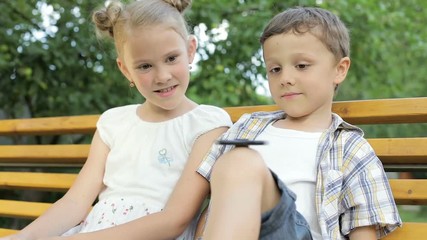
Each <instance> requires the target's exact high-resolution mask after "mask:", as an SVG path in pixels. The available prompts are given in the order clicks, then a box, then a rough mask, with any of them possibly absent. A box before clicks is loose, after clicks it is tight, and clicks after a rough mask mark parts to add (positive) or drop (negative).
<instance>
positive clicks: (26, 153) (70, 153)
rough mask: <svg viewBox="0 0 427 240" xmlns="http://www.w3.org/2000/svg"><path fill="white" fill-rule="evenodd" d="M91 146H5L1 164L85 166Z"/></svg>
mask: <svg viewBox="0 0 427 240" xmlns="http://www.w3.org/2000/svg"><path fill="white" fill-rule="evenodd" d="M89 148H90V145H89V144H60V145H3V146H0V163H58V162H59V163H61V164H64V163H67V164H69V163H75V164H83V163H84V162H85V161H86V158H87V156H88V154H89Z"/></svg>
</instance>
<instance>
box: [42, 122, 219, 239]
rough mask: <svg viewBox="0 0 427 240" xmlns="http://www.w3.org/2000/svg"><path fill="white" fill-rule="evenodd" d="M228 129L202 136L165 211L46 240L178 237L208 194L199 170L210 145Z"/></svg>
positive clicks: (206, 183)
mask: <svg viewBox="0 0 427 240" xmlns="http://www.w3.org/2000/svg"><path fill="white" fill-rule="evenodd" d="M226 130H227V128H225V127H221V128H217V129H214V130H211V131H209V132H207V133H205V134H203V135H201V136H200V137H199V138H198V139H197V140H196V142H195V144H194V145H193V148H192V151H191V153H190V156H189V159H188V162H187V164H186V166H185V168H184V170H183V172H182V175H181V177H180V179H179V181H178V183H177V184H176V186H175V189H174V190H173V192H172V194H171V196H170V198H169V201H168V202H167V204H166V206H165V209H164V210H163V211H161V212H158V213H153V214H150V215H147V216H145V217H141V218H138V219H136V220H133V221H130V222H128V223H125V224H121V225H118V226H115V227H111V228H108V229H104V230H100V231H96V232H91V233H82V234H77V235H73V236H70V237H61V238H46V239H44V240H47V239H49V240H53V239H55V240H56V239H69V240H77V239H79V240H85V239H88V240H89V239H103V240H109V239H112V240H113V239H114V240H116V239H127V240H133V239H135V240H143V239H150V240H155V239H173V238H176V237H178V236H179V235H180V234H182V232H183V231H184V230H185V229H186V228H187V226H188V225H189V223H190V222H191V221H192V220H193V219H194V217H195V216H196V214H197V213H198V211H199V209H200V207H201V205H202V203H203V201H204V200H205V199H206V197H207V195H208V193H209V182H208V181H207V180H206V179H205V178H203V177H202V176H201V175H200V174H198V173H197V172H196V170H197V168H198V167H199V165H200V162H201V160H202V159H203V157H204V155H205V154H206V153H207V152H208V150H209V149H210V147H211V145H212V144H214V142H215V140H216V139H217V138H218V137H219V136H220V135H221V134H222V133H223V132H225V131H226ZM39 240H42V239H39Z"/></svg>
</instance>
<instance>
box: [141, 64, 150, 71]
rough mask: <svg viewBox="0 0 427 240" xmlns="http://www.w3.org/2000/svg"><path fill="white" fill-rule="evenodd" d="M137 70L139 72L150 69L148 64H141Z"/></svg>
mask: <svg viewBox="0 0 427 240" xmlns="http://www.w3.org/2000/svg"><path fill="white" fill-rule="evenodd" d="M138 68H139V69H141V70H147V69H149V68H151V64H148V63H146V64H142V65H140V66H138Z"/></svg>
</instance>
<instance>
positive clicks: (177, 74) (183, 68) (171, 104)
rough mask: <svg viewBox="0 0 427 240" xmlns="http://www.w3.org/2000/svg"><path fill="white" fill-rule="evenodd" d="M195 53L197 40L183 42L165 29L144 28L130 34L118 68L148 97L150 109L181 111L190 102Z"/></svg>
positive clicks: (162, 26) (160, 27) (158, 27)
mask: <svg viewBox="0 0 427 240" xmlns="http://www.w3.org/2000/svg"><path fill="white" fill-rule="evenodd" d="M195 51H196V40H195V39H194V38H193V37H190V38H189V39H183V37H182V36H181V35H180V34H178V33H177V32H176V31H175V30H174V29H172V28H170V27H167V26H164V25H157V26H153V27H144V28H143V29H135V30H134V31H132V33H130V34H129V36H128V38H127V41H126V42H125V43H124V46H123V54H122V58H118V59H117V64H118V66H119V68H120V70H121V71H122V73H123V74H124V75H125V76H126V78H127V79H128V80H129V81H130V82H134V84H135V87H136V88H137V89H138V91H139V92H140V93H141V94H142V96H144V98H145V99H146V102H145V104H144V105H146V107H149V108H150V109H152V110H154V111H157V112H164V111H170V110H177V109H179V108H180V107H182V105H183V103H184V102H186V101H185V100H186V99H187V98H186V97H185V92H186V90H187V87H188V84H189V80H190V73H189V64H191V62H192V61H193V58H194V54H195Z"/></svg>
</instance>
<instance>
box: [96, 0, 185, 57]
mask: <svg viewBox="0 0 427 240" xmlns="http://www.w3.org/2000/svg"><path fill="white" fill-rule="evenodd" d="M190 5H191V0H139V1H134V2H132V3H130V4H127V5H125V4H123V3H122V2H120V1H119V0H114V1H110V2H109V3H108V5H107V6H106V7H103V8H101V9H99V10H97V11H95V12H94V13H93V14H92V21H93V22H94V23H95V26H96V32H97V35H98V36H100V37H101V36H109V37H111V38H113V39H114V43H115V46H116V51H117V54H118V56H119V57H121V55H122V53H123V45H124V42H125V41H126V38H127V37H128V36H129V34H131V32H132V31H133V30H135V29H137V28H139V29H140V28H144V27H148V26H153V25H159V24H166V25H169V26H170V27H172V28H173V29H174V30H175V31H176V32H177V33H179V34H180V35H181V36H182V37H183V38H184V39H187V38H188V35H189V30H188V25H187V22H186V21H185V19H184V16H183V14H184V11H185V10H186V9H187V8H188V7H189V6H190Z"/></svg>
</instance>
